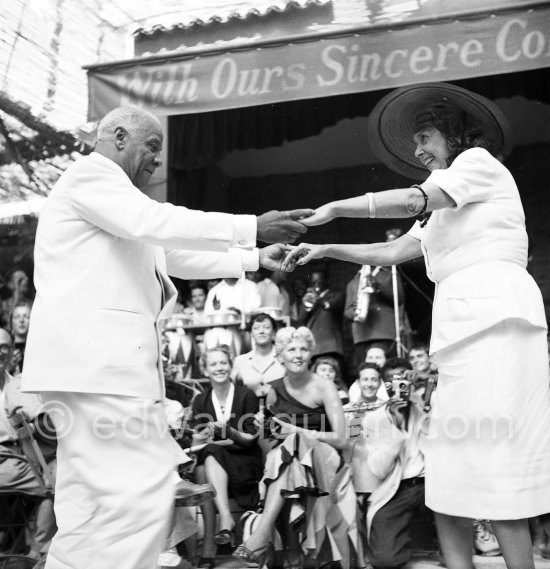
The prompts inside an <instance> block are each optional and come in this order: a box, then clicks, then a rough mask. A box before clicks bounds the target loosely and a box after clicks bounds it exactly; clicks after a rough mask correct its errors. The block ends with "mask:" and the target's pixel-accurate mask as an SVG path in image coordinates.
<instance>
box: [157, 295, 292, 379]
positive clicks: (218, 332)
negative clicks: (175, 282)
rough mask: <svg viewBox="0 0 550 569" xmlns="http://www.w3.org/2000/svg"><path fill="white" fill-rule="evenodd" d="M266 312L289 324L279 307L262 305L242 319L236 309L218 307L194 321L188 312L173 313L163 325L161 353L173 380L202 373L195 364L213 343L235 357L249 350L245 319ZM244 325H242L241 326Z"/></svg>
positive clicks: (213, 345)
mask: <svg viewBox="0 0 550 569" xmlns="http://www.w3.org/2000/svg"><path fill="white" fill-rule="evenodd" d="M258 313H265V314H269V315H270V316H271V317H272V318H274V319H275V320H276V321H281V322H282V323H283V325H288V324H289V323H288V321H287V320H288V318H285V317H283V316H282V314H281V309H280V308H277V307H272V306H263V307H261V308H259V309H258V310H257V311H255V312H254V313H252V314H250V315H247V318H246V319H243V318H242V316H241V315H240V314H239V312H237V311H235V310H230V309H227V310H219V311H217V312H214V313H212V314H209V315H208V316H206V318H205V321H204V322H200V323H197V322H194V321H193V317H192V316H190V315H189V314H185V313H179V314H173V315H172V316H171V317H170V318H168V319H167V320H166V321H165V323H164V327H163V338H162V340H163V347H162V356H163V359H164V360H165V363H166V365H167V366H168V367H171V368H175V369H176V370H177V373H176V375H177V377H176V381H178V380H179V381H182V380H187V379H190V378H193V377H200V376H202V371H201V370H200V369H199V366H198V364H197V362H198V359H199V358H200V354H201V353H202V352H204V351H205V350H208V349H211V348H215V347H216V346H220V345H226V346H229V347H230V348H231V350H232V351H233V354H234V355H235V356H238V355H239V354H241V353H243V352H244V351H245V350H246V349H250V339H249V334H248V332H247V322H246V321H247V320H249V319H250V318H252V317H253V316H254V314H258ZM243 324H244V325H243Z"/></svg>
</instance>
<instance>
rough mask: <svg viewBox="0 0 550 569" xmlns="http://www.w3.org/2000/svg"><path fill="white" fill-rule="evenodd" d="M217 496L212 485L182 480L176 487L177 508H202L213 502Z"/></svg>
mask: <svg viewBox="0 0 550 569" xmlns="http://www.w3.org/2000/svg"><path fill="white" fill-rule="evenodd" d="M215 495H216V491H215V490H214V486H212V484H193V482H189V480H183V479H182V480H180V481H179V482H178V484H177V486H176V507H182V506H200V505H201V504H204V503H205V502H208V501H210V500H212V498H214V496H215Z"/></svg>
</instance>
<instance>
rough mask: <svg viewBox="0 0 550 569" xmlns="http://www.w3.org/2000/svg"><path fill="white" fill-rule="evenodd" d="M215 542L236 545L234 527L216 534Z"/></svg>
mask: <svg viewBox="0 0 550 569" xmlns="http://www.w3.org/2000/svg"><path fill="white" fill-rule="evenodd" d="M214 543H215V544H216V545H231V547H235V532H234V531H233V530H232V529H222V530H221V531H219V532H218V533H217V534H216V535H215V536H214Z"/></svg>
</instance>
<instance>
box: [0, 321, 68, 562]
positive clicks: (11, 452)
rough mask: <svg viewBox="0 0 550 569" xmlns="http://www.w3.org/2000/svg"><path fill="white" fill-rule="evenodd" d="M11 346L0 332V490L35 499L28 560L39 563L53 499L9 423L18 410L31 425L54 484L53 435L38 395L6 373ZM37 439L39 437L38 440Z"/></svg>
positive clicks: (51, 527)
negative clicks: (22, 386)
mask: <svg viewBox="0 0 550 569" xmlns="http://www.w3.org/2000/svg"><path fill="white" fill-rule="evenodd" d="M12 347H13V342H12V339H11V336H10V335H9V333H8V332H7V331H6V330H3V329H0V400H1V402H2V404H0V452H1V453H2V454H3V456H2V458H1V459H0V489H1V490H2V491H3V492H18V493H22V494H27V495H29V496H32V497H33V498H35V499H36V502H35V504H34V505H33V510H32V513H31V523H30V526H31V527H29V528H28V533H29V536H30V538H29V543H28V545H29V547H30V553H29V556H30V557H31V558H33V559H40V558H41V557H42V556H44V555H45V554H46V553H47V551H48V548H49V546H50V541H51V539H52V537H53V535H54V534H55V532H56V530H57V527H56V523H55V515H54V510H53V497H52V496H51V495H48V494H46V493H44V490H43V487H42V485H41V484H40V483H39V481H38V480H37V478H36V476H35V474H34V473H33V470H32V468H31V467H30V466H29V463H28V462H27V461H26V460H25V458H24V456H23V454H22V452H21V450H20V448H19V445H18V443H17V440H18V438H17V433H16V431H15V429H14V428H13V425H12V421H13V418H14V414H15V410H16V409H20V410H21V411H22V412H23V413H24V415H25V418H26V419H27V420H28V421H29V422H32V423H34V425H35V426H36V429H37V433H38V434H41V435H42V437H41V438H40V439H39V443H40V445H39V446H40V448H41V451H42V453H43V455H44V457H45V459H46V461H47V464H48V468H49V472H48V475H49V477H50V479H51V480H52V482H55V473H56V460H55V446H56V445H55V433H54V431H53V430H52V428H51V426H50V425H49V424H48V421H47V417H46V415H44V413H42V401H41V399H40V398H39V397H38V395H35V394H32V393H22V392H21V378H20V376H15V377H14V376H12V375H11V374H9V373H8V372H7V368H8V365H9V362H10V357H11V351H12ZM37 439H38V436H37Z"/></svg>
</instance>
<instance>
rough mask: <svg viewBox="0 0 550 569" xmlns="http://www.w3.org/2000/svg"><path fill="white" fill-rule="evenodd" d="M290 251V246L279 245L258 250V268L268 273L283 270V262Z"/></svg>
mask: <svg viewBox="0 0 550 569" xmlns="http://www.w3.org/2000/svg"><path fill="white" fill-rule="evenodd" d="M291 249H292V247H291V246H290V245H282V244H281V243H276V244H275V245H268V246H267V247H264V248H263V249H260V250H259V253H260V267H262V268H264V269H268V270H269V271H281V270H283V268H282V265H283V261H284V260H285V258H286V255H287V253H288V252H289V251H290V250H291Z"/></svg>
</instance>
